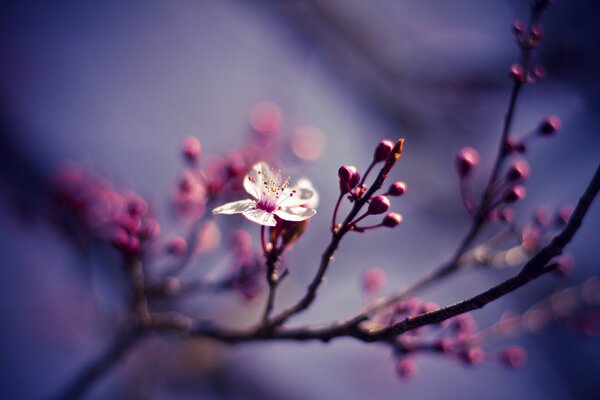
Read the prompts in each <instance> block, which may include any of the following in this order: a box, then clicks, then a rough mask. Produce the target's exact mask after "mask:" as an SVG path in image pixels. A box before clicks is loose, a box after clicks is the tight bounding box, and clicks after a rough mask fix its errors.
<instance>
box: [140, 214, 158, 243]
mask: <svg viewBox="0 0 600 400" xmlns="http://www.w3.org/2000/svg"><path fill="white" fill-rule="evenodd" d="M158 235H160V224H159V223H158V222H157V221H156V220H155V219H153V218H146V219H144V222H143V223H142V227H141V229H140V236H141V237H142V238H143V239H154V238H156V237H157V236H158Z"/></svg>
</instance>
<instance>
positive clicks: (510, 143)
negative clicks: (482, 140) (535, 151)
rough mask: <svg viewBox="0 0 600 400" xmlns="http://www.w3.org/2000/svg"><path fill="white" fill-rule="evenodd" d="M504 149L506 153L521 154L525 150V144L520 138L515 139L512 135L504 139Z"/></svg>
mask: <svg viewBox="0 0 600 400" xmlns="http://www.w3.org/2000/svg"><path fill="white" fill-rule="evenodd" d="M505 145H506V151H507V152H508V153H519V154H523V153H525V152H527V146H526V145H525V143H523V142H521V141H520V140H516V139H514V138H512V137H509V138H507V139H506V144H505Z"/></svg>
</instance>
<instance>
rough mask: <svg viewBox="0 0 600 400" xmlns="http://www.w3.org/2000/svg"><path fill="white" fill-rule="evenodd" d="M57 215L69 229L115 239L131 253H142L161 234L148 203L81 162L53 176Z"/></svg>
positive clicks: (106, 238) (104, 239) (111, 239)
mask: <svg viewBox="0 0 600 400" xmlns="http://www.w3.org/2000/svg"><path fill="white" fill-rule="evenodd" d="M53 197H54V204H55V206H56V207H55V214H56V215H55V217H56V219H57V221H58V222H59V223H60V224H61V225H62V226H63V228H67V231H68V230H69V229H70V230H73V229H78V230H81V229H82V230H84V231H85V232H87V233H88V234H90V235H92V236H93V237H94V238H96V239H99V240H100V241H104V242H112V243H113V244H114V246H115V247H116V248H117V249H119V250H120V251H121V252H123V253H124V254H125V255H127V256H132V255H139V254H140V253H141V252H142V251H143V250H144V249H145V248H147V245H148V244H149V243H150V242H151V241H152V240H153V239H155V238H156V237H157V236H158V234H159V233H160V225H159V224H158V222H157V221H156V220H155V219H154V218H153V217H152V216H151V214H150V213H149V210H148V204H147V202H146V201H145V200H144V199H143V198H142V197H140V196H139V195H137V194H136V193H134V192H131V191H118V190H116V189H115V188H114V187H113V185H112V184H111V183H110V182H109V181H108V180H106V179H104V178H101V177H98V176H95V175H94V174H91V173H87V172H85V171H84V170H83V169H82V168H81V167H79V166H77V165H69V166H66V167H65V168H63V169H62V170H60V171H59V172H58V173H57V174H56V176H55V177H54V179H53Z"/></svg>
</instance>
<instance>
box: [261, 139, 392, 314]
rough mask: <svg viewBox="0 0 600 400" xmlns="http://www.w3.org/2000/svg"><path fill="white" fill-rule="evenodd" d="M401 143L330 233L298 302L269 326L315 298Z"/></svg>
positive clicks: (386, 174)
mask: <svg viewBox="0 0 600 400" xmlns="http://www.w3.org/2000/svg"><path fill="white" fill-rule="evenodd" d="M403 145H404V139H399V140H398V141H397V142H396V145H395V146H394V148H393V149H392V151H391V152H390V155H389V156H388V159H387V160H386V162H385V163H384V165H383V167H382V168H381V170H380V171H379V174H378V175H377V178H376V179H375V182H373V185H371V187H370V188H369V190H367V192H366V193H365V194H364V195H363V196H362V197H360V198H358V199H357V200H356V201H355V202H354V206H353V207H352V210H350V212H349V213H348V215H347V216H346V219H345V220H344V222H343V223H342V225H341V227H340V229H339V230H335V231H334V232H333V233H332V235H331V242H330V243H329V245H328V246H327V248H326V249H325V252H324V253H323V255H322V256H321V263H320V264H319V268H318V269H317V272H316V274H315V276H314V277H313V280H312V281H311V282H310V284H309V285H308V288H307V290H306V293H305V294H304V296H303V297H302V298H301V299H300V300H299V301H298V302H296V304H294V305H292V306H291V307H289V308H288V309H286V310H284V311H282V312H281V313H279V314H278V315H276V316H274V317H273V318H272V320H271V326H279V325H281V324H283V323H284V322H285V321H287V320H288V319H289V318H290V317H292V316H293V315H295V314H298V313H300V312H302V311H304V310H306V309H307V308H308V307H309V306H310V305H311V304H312V302H313V301H314V300H315V298H316V296H317V290H318V289H319V286H320V285H321V283H323V280H324V278H325V274H326V272H327V269H328V267H329V265H330V263H331V261H332V259H333V255H334V253H335V251H336V250H337V248H338V246H339V244H340V241H341V240H342V238H343V237H344V235H345V234H346V233H347V232H348V231H349V230H350V226H351V225H350V223H351V221H352V220H354V218H355V217H356V216H357V215H358V213H359V211H360V210H361V208H362V207H363V206H364V205H365V204H366V203H367V201H368V200H369V199H370V198H371V196H373V194H374V193H375V192H376V191H377V190H379V189H381V186H382V185H383V182H384V181H385V179H386V178H387V176H388V174H389V173H390V171H391V169H392V167H393V166H394V164H395V163H396V161H397V160H398V159H399V158H400V156H401V155H402V148H403Z"/></svg>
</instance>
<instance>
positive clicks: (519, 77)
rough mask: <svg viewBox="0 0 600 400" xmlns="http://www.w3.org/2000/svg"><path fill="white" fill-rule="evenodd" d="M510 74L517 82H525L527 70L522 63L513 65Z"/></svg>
mask: <svg viewBox="0 0 600 400" xmlns="http://www.w3.org/2000/svg"><path fill="white" fill-rule="evenodd" d="M508 75H509V76H510V77H511V78H512V79H514V80H515V81H517V82H523V81H524V80H525V72H524V71H523V67H522V66H521V65H520V64H513V65H511V66H510V70H509V72H508Z"/></svg>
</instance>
